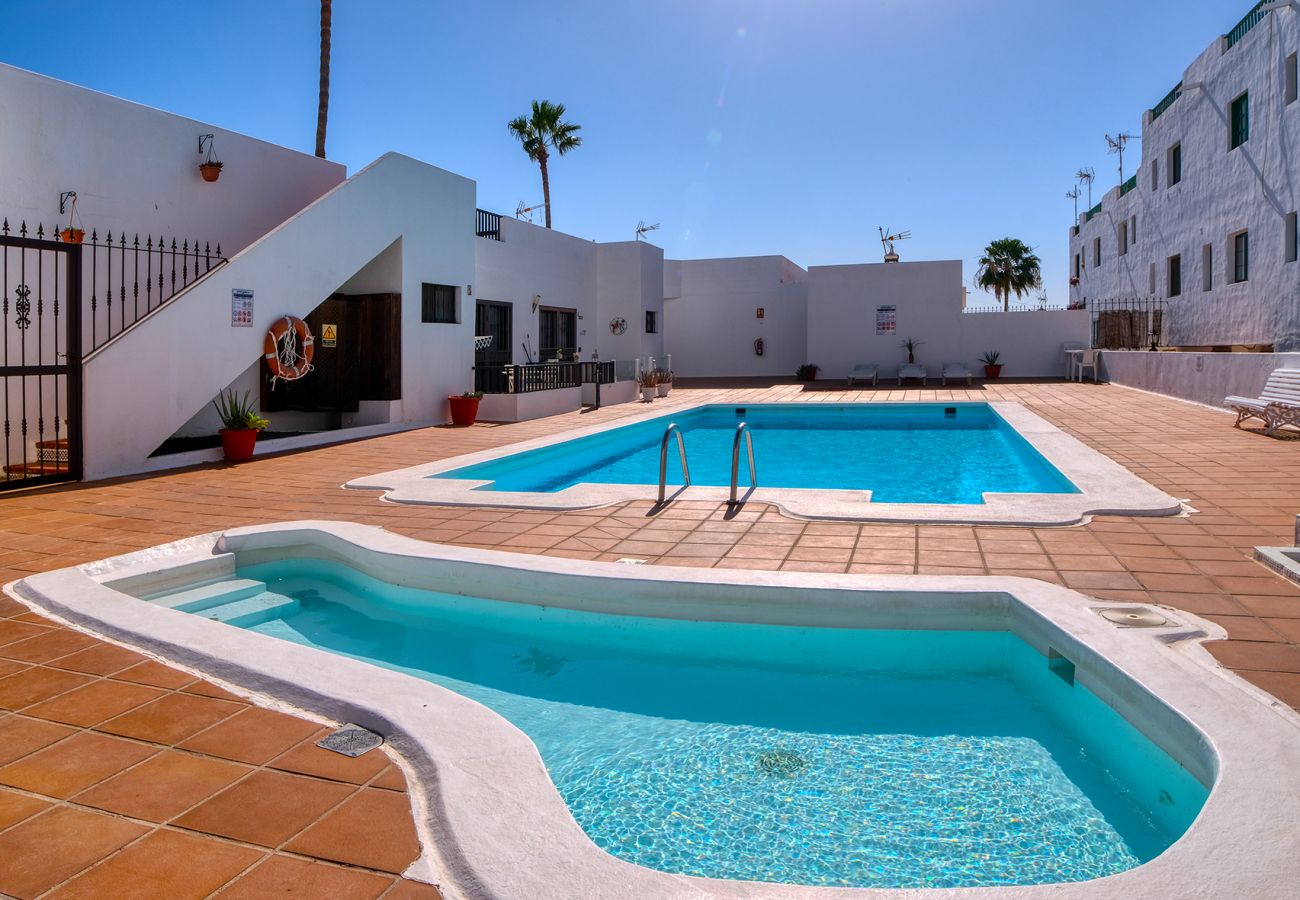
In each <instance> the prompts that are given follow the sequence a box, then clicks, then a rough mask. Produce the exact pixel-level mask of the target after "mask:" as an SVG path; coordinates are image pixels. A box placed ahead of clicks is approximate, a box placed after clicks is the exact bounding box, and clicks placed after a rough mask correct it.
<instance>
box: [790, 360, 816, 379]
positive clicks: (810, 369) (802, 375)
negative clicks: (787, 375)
mask: <svg viewBox="0 0 1300 900" xmlns="http://www.w3.org/2000/svg"><path fill="white" fill-rule="evenodd" d="M820 368H821V367H820V366H817V365H814V364H813V363H804V364H803V365H802V366H800V367H799V368H798V369H796V370H795V373H794V377H795V378H798V379H799V380H800V381H816V380H817V371H818V369H820Z"/></svg>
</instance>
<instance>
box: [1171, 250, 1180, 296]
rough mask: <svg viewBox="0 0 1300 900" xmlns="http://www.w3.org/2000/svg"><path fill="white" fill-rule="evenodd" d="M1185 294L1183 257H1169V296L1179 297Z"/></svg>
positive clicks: (1177, 254) (1178, 254)
mask: <svg viewBox="0 0 1300 900" xmlns="http://www.w3.org/2000/svg"><path fill="white" fill-rule="evenodd" d="M1182 292H1183V256H1182V254H1181V253H1175V254H1174V255H1173V256H1171V257H1169V296H1170V297H1177V296H1178V295H1179V294H1181V293H1182Z"/></svg>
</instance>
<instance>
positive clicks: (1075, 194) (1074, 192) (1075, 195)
mask: <svg viewBox="0 0 1300 900" xmlns="http://www.w3.org/2000/svg"><path fill="white" fill-rule="evenodd" d="M1065 199H1067V200H1073V201H1074V221H1075V222H1078V221H1079V186H1078V185H1077V184H1076V185H1075V186H1074V188H1073V189H1071V190H1068V191H1066V192H1065ZM1089 208H1090V209H1091V207H1089Z"/></svg>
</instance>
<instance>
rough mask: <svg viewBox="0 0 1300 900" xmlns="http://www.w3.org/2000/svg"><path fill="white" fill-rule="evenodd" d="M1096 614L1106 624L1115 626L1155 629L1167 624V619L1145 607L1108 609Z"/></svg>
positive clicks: (1100, 610)
mask: <svg viewBox="0 0 1300 900" xmlns="http://www.w3.org/2000/svg"><path fill="white" fill-rule="evenodd" d="M1097 612H1098V613H1099V614H1100V615H1101V617H1102V618H1103V619H1105V620H1106V621H1107V622H1114V623H1115V624H1116V625H1128V626H1131V627H1133V628H1156V627H1158V626H1160V625H1168V624H1169V620H1168V619H1166V618H1165V617H1164V616H1162V615H1160V613H1158V612H1156V611H1155V610H1154V609H1147V608H1146V607H1145V606H1137V607H1132V606H1130V607H1108V608H1106V609H1099V610H1097Z"/></svg>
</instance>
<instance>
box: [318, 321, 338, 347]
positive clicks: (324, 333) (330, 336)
mask: <svg viewBox="0 0 1300 900" xmlns="http://www.w3.org/2000/svg"><path fill="white" fill-rule="evenodd" d="M320 345H321V346H322V347H337V346H338V345H339V329H338V326H337V325H322V326H321V328H320Z"/></svg>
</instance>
